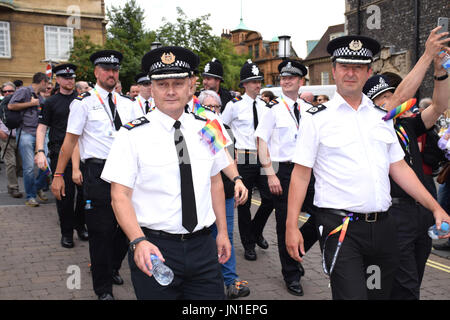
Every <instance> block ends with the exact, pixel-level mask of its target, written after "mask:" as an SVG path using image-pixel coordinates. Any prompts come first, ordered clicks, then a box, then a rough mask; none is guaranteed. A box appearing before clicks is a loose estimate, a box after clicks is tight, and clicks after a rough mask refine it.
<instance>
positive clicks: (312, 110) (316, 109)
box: [306, 104, 327, 115]
mask: <svg viewBox="0 0 450 320" xmlns="http://www.w3.org/2000/svg"><path fill="white" fill-rule="evenodd" d="M326 108H327V107H326V106H324V105H323V104H321V105H318V106H317V107H314V106H313V107H311V108H309V109H308V110H306V112H308V113H310V114H312V115H314V114H316V113H319V112H320V111H323V110H325V109H326Z"/></svg>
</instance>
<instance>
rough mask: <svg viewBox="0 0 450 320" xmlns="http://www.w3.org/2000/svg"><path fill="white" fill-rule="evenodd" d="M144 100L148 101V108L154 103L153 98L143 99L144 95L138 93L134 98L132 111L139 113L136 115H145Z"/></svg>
mask: <svg viewBox="0 0 450 320" xmlns="http://www.w3.org/2000/svg"><path fill="white" fill-rule="evenodd" d="M145 101H148V106H149V108H150V110H151V109H152V108H153V107H154V106H155V103H154V100H153V98H152V97H150V98H148V100H145V98H144V97H142V96H141V95H138V96H137V97H136V99H135V100H134V101H133V104H134V112H135V113H136V114H137V115H139V116H138V117H141V116H144V115H145ZM138 117H137V118H138Z"/></svg>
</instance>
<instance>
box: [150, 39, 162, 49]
mask: <svg viewBox="0 0 450 320" xmlns="http://www.w3.org/2000/svg"><path fill="white" fill-rule="evenodd" d="M161 46H162V44H161V42H158V41H153V42H152V43H151V44H150V50H153V49H157V48H159V47H161Z"/></svg>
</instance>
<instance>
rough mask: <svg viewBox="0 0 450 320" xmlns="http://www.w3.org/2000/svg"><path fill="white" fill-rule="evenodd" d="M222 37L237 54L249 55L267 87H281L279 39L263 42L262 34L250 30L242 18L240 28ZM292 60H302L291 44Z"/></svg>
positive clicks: (225, 33)
mask: <svg viewBox="0 0 450 320" xmlns="http://www.w3.org/2000/svg"><path fill="white" fill-rule="evenodd" d="M222 37H224V38H226V39H228V40H230V41H231V42H232V43H233V45H234V48H235V50H236V52H237V53H238V54H242V55H247V54H248V55H249V56H250V57H251V59H252V61H253V62H254V63H256V64H257V65H258V67H259V69H260V70H261V72H263V73H264V83H265V85H266V86H267V85H273V86H279V84H280V77H279V74H278V65H279V64H280V62H281V61H282V59H281V58H279V57H278V43H279V40H278V38H277V37H274V38H273V39H272V40H270V41H268V40H263V38H262V36H261V34H260V33H259V32H257V31H254V30H250V29H248V28H247V27H246V26H245V25H244V23H243V21H242V18H241V23H240V24H239V26H238V27H237V28H236V29H234V30H232V31H224V32H223V33H222ZM290 52H291V55H290V59H293V60H301V58H299V57H298V56H297V53H296V52H295V50H294V48H293V47H292V44H291V51H290Z"/></svg>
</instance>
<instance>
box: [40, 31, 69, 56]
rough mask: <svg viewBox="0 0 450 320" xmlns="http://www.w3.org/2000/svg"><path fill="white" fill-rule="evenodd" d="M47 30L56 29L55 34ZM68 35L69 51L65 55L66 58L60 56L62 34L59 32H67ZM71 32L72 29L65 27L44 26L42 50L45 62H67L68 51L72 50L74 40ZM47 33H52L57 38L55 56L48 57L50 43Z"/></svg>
mask: <svg viewBox="0 0 450 320" xmlns="http://www.w3.org/2000/svg"><path fill="white" fill-rule="evenodd" d="M49 28H56V32H55V31H52V30H49ZM69 30H70V32H69V34H70V40H69V51H68V53H67V57H66V56H62V48H61V46H62V45H61V41H62V38H61V36H62V32H61V31H65V32H67V31H69ZM73 30H74V28H71V27H65V26H55V25H44V49H45V60H47V61H68V60H69V57H70V51H71V50H72V48H73V45H74V39H73ZM49 33H53V34H56V37H57V43H56V51H57V54H56V55H57V56H56V57H55V56H50V52H49V51H50V48H49V46H48V45H49V42H50V39H49V37H50V34H49Z"/></svg>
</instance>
